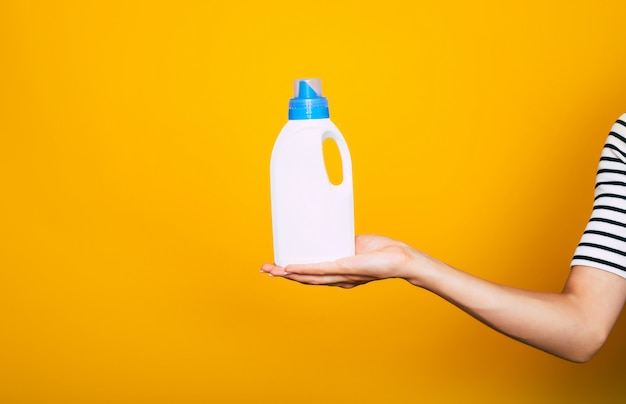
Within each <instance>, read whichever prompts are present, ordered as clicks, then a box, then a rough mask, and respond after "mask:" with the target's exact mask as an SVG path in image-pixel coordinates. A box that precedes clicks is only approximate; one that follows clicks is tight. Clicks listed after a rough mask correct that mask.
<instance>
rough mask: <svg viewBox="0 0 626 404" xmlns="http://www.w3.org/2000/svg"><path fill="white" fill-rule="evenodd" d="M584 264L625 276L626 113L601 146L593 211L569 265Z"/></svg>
mask: <svg viewBox="0 0 626 404" xmlns="http://www.w3.org/2000/svg"><path fill="white" fill-rule="evenodd" d="M574 265H586V266H590V267H594V268H599V269H603V270H606V271H609V272H613V273H614V274H617V275H620V276H622V277H625V278H626V114H623V115H622V116H621V117H620V119H618V120H617V122H616V123H615V125H613V128H612V129H611V133H609V137H608V139H607V141H606V144H605V145H604V149H603V150H602V156H601V157H600V164H599V167H598V174H597V177H596V190H595V199H594V204H593V212H592V214H591V218H590V219H589V223H587V228H586V229H585V232H584V233H583V236H582V238H581V240H580V243H579V244H578V248H577V249H576V252H575V253H574V258H573V260H572V266H574Z"/></svg>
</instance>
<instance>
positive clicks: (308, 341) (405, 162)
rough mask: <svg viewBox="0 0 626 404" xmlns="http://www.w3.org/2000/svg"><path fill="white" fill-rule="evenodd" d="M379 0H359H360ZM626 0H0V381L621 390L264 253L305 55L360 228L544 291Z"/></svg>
mask: <svg viewBox="0 0 626 404" xmlns="http://www.w3.org/2000/svg"><path fill="white" fill-rule="evenodd" d="M368 4H369V5H368ZM624 15H626V3H624V1H623V0H613V1H594V2H592V1H548V2H546V1H539V0H530V1H512V2H505V1H496V0H490V1H471V2H470V1H465V2H464V1H435V0H430V1H419V2H410V1H395V0H388V1H384V2H379V3H367V2H363V1H353V2H352V1H351V2H340V1H330V0H320V1H315V2H294V1H272V0H269V1H265V2H260V1H259V2H252V1H242V2H226V1H223V2H212V1H198V2H189V1H184V0H182V1H173V2H165V3H162V2H153V1H150V2H149V1H141V2H128V1H100V2H95V1H50V2H34V1H11V0H8V1H7V0H4V1H2V2H1V3H0V187H1V188H0V189H1V191H0V192H1V197H0V212H1V213H0V402H2V403H9V404H14V403H15V404H18V403H143V402H145V403H206V402H215V403H239V402H250V403H256V402H273V403H321V402H325V403H344V402H358V403H369V402H372V403H383V402H384V403H414V402H477V403H478V402H481V403H482V402H494V403H495V402H508V403H517V402H519V403H527V402H539V403H553V402H565V401H567V402H616V401H618V400H620V399H623V397H624V395H625V394H626V387H624V383H623V374H624V366H625V365H624V362H625V361H626V344H624V342H623V341H624V338H625V336H626V323H624V320H623V319H622V320H620V321H619V322H618V324H617V326H616V329H615V330H614V333H613V334H612V336H611V338H610V340H609V341H608V343H607V345H606V346H605V347H604V349H603V350H602V351H601V352H600V353H599V354H598V355H597V356H596V357H595V358H594V359H593V360H592V361H591V362H590V363H588V364H585V365H575V364H571V363H568V362H565V361H562V360H559V359H556V358H554V357H551V356H549V355H547V354H544V353H541V352H539V351H536V350H534V349H532V348H529V347H526V346H524V345H522V344H520V343H518V342H516V341H513V340H510V339H507V338H506V337H504V336H502V335H500V334H498V333H496V332H494V331H492V330H491V329H489V328H487V327H485V326H483V325H481V324H479V323H478V322H476V321H475V320H473V319H472V318H470V317H469V316H467V315H466V314H464V313H462V312H460V311H458V310H457V309H456V308H454V307H452V306H451V305H450V304H448V303H446V302H445V301H443V300H441V299H439V298H437V297H436V296H433V295H431V294H429V293H427V292H425V291H423V290H419V289H417V288H414V287H412V286H410V285H409V284H407V283H404V282H402V281H398V280H391V281H386V282H379V283H374V284H370V285H366V286H363V287H360V288H357V289H354V290H350V291H346V290H341V289H331V288H317V287H305V286H302V285H299V284H295V283H290V282H287V281H284V280H282V279H271V278H269V277H267V276H265V275H261V274H259V272H258V271H259V267H260V265H261V264H262V263H263V262H267V261H271V260H272V239H271V217H270V200H269V157H270V153H271V150H272V146H273V143H274V140H275V138H276V136H277V134H278V132H279V131H280V129H281V127H282V125H283V124H284V123H285V122H286V116H287V102H288V99H289V98H290V97H291V95H292V80H293V79H295V78H299V77H306V76H313V77H321V78H322V79H323V84H324V92H325V95H326V96H327V97H328V98H329V102H330V108H331V118H332V119H333V121H334V122H335V123H336V124H337V125H338V127H339V128H340V129H341V131H342V132H343V134H344V136H345V137H346V139H347V141H348V144H349V146H350V148H351V153H352V159H353V164H354V171H353V174H354V183H355V209H356V230H357V233H377V234H384V235H388V236H391V237H394V238H399V239H401V240H404V241H406V242H408V243H410V244H412V245H414V246H416V247H418V248H420V249H423V250H425V251H426V252H428V253H430V254H432V255H435V256H436V257H438V258H440V259H443V260H445V261H446V262H449V263H450V264H452V265H455V266H457V267H460V268H462V269H464V270H466V271H469V272H471V273H474V274H476V275H479V276H482V277H486V278H488V279H491V280H494V281H497V282H502V283H506V284H510V285H513V286H518V287H523V288H532V289H537V290H545V291H558V290H560V288H561V287H562V285H563V282H564V280H565V278H566V277H567V274H568V270H569V262H570V259H571V256H572V254H573V251H574V249H575V246H576V243H577V242H578V240H579V237H580V234H581V232H582V230H583V228H584V226H585V223H586V220H587V218H588V215H589V213H590V209H591V203H592V198H593V196H592V195H593V183H594V177H595V170H596V165H597V161H598V156H599V153H600V150H601V148H602V145H603V143H604V141H605V139H606V135H607V133H608V131H609V129H610V126H611V125H612V123H613V122H614V120H615V119H616V118H617V117H618V116H619V115H620V114H621V113H622V112H624V111H626V104H625V100H626V76H624V71H625V70H624V66H625V65H626V52H625V51H624V45H625V43H626V33H625V31H624V28H623V17H624Z"/></svg>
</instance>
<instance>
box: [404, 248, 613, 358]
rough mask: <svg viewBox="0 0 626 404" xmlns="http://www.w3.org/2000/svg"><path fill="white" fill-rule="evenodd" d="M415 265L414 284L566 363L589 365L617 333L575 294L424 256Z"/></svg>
mask: <svg viewBox="0 0 626 404" xmlns="http://www.w3.org/2000/svg"><path fill="white" fill-rule="evenodd" d="M412 265H414V266H415V270H413V271H410V273H412V274H416V275H415V276H412V277H409V278H408V279H407V280H409V282H411V283H413V284H415V285H416V286H420V287H422V288H424V289H427V290H430V291H431V292H433V293H435V294H437V295H439V296H441V297H442V298H444V299H446V300H448V301H449V302H451V303H452V304H454V305H455V306H457V307H459V308H460V309H462V310H464V311H465V312H467V313H468V314H470V315H472V316H473V317H475V318H476V319H478V320H480V321H481V322H483V323H485V324H486V325H488V326H490V327H492V328H494V329H495V330H497V331H499V332H502V333H503V334H506V335H508V336H510V337H512V338H514V339H517V340H519V341H522V342H524V343H526V344H529V345H532V346H534V347H536V348H539V349H541V350H544V351H546V352H549V353H551V354H554V355H557V356H559V357H562V358H564V359H568V360H572V361H576V362H580V361H586V360H588V359H589V358H590V357H591V356H593V354H594V353H595V352H596V351H597V350H598V349H599V348H600V347H601V346H602V343H603V342H604V340H605V339H606V336H607V335H608V332H609V331H610V329H611V327H612V323H611V324H610V325H608V326H606V325H604V324H597V323H596V322H595V321H596V320H597V319H593V318H591V316H592V315H593V313H591V312H590V311H589V310H586V307H585V306H584V304H583V303H582V302H581V299H580V298H579V296H578V295H577V294H575V293H569V292H566V291H564V292H563V293H542V292H534V291H527V290H521V289H516V288H511V287H508V286H503V285H499V284H496V283H492V282H489V281H486V280H483V279H480V278H478V277H475V276H473V275H470V274H467V273H465V272H462V271H459V270H457V269H454V268H452V267H450V266H448V265H446V264H444V263H442V262H439V261H437V260H435V259H432V258H430V257H425V256H423V255H420V256H417V257H416V259H415V260H413V262H412ZM418 267H419V268H418ZM609 322H610V319H609ZM613 322H614V319H613ZM605 323H606V321H605Z"/></svg>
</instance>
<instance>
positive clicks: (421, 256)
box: [403, 249, 445, 289]
mask: <svg viewBox="0 0 626 404" xmlns="http://www.w3.org/2000/svg"><path fill="white" fill-rule="evenodd" d="M408 256H409V259H408V260H407V265H406V270H405V276H404V277H403V278H404V280H406V281H407V282H409V283H411V284H412V285H414V286H417V287H420V288H424V289H431V285H432V283H433V281H434V279H435V277H436V276H437V274H438V273H441V269H442V268H441V267H442V266H445V264H444V263H443V262H441V261H439V260H437V259H435V258H433V257H431V256H429V255H428V254H425V253H423V252H421V251H418V250H415V249H411V250H410V252H409V254H408Z"/></svg>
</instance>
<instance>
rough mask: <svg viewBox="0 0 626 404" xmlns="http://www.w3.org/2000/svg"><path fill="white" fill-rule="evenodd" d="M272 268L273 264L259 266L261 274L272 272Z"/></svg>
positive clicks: (274, 266)
mask: <svg viewBox="0 0 626 404" xmlns="http://www.w3.org/2000/svg"><path fill="white" fill-rule="evenodd" d="M274 268H276V265H274V264H263V265H261V272H272V270H273V269H274Z"/></svg>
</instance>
